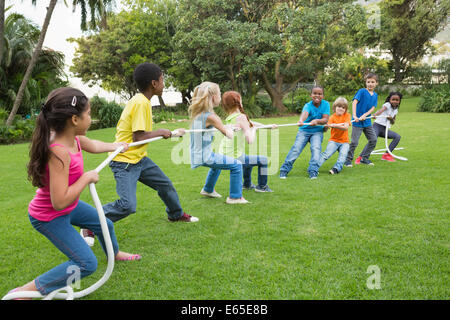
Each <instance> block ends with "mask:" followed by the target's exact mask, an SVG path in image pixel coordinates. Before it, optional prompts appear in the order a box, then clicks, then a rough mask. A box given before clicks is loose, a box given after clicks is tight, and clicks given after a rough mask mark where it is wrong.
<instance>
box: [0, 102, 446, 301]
mask: <svg viewBox="0 0 450 320" xmlns="http://www.w3.org/2000/svg"><path fill="white" fill-rule="evenodd" d="M417 101H418V98H412V99H405V100H404V102H403V104H402V106H401V109H400V113H399V115H398V121H397V123H396V124H395V126H394V127H393V130H394V131H396V132H398V133H399V134H401V136H402V140H401V142H400V145H399V147H404V148H405V149H404V150H399V151H397V153H398V154H399V155H402V156H404V157H407V158H408V159H409V160H408V161H397V162H395V163H386V162H384V161H381V160H380V157H381V156H380V155H374V156H372V158H371V160H372V161H373V162H374V164H375V166H374V167H365V166H362V165H361V166H357V167H354V168H344V170H343V172H342V173H340V174H339V175H336V176H332V175H329V174H328V170H329V169H330V168H331V167H332V165H333V163H334V162H333V161H335V160H336V157H337V155H334V156H333V157H332V158H331V159H330V160H328V161H327V162H325V164H324V165H323V167H322V168H321V170H320V175H319V178H318V179H317V180H314V181H311V180H309V179H308V176H307V172H306V168H307V164H308V161H309V157H310V152H309V148H305V150H304V152H303V153H302V154H301V156H300V157H299V159H298V160H297V161H296V163H295V165H294V169H293V170H292V171H291V173H290V174H289V176H288V179H286V180H280V179H279V178H278V175H277V173H278V172H276V173H275V174H274V175H271V176H270V177H269V185H270V187H271V188H272V189H273V190H274V191H275V192H274V193H272V194H259V193H255V192H252V191H244V196H245V197H246V198H247V199H248V200H249V201H251V203H250V204H248V205H236V206H230V205H227V204H225V197H226V196H227V195H228V184H229V173H228V172H223V173H222V175H221V177H220V179H219V181H218V184H217V186H216V190H217V191H218V192H219V193H221V194H222V195H223V198H221V199H206V198H203V197H202V196H200V194H199V192H200V190H201V188H202V186H203V183H204V181H205V177H206V173H207V169H206V168H198V169H195V170H191V169H190V166H189V164H186V163H184V164H183V163H181V164H174V163H173V161H172V160H171V152H172V149H173V148H174V147H175V146H180V143H181V142H179V141H170V140H169V141H168V140H160V141H157V142H153V143H151V144H150V145H149V147H148V151H149V155H150V157H151V158H152V159H153V160H154V161H155V162H156V163H157V164H158V165H159V166H160V167H161V168H162V170H163V171H164V172H165V173H166V174H167V175H168V176H169V177H170V178H171V179H172V181H173V183H174V185H175V187H176V189H177V191H178V193H179V196H180V199H181V203H182V205H183V207H184V209H185V211H186V212H188V213H190V214H192V215H194V216H197V217H199V218H200V222H198V223H195V224H184V223H169V222H168V221H167V217H166V213H165V210H164V205H163V203H162V201H161V200H160V199H159V197H158V196H157V194H156V192H155V191H154V190H152V189H149V188H147V187H145V186H143V185H139V186H138V190H137V198H138V207H137V213H136V214H134V215H132V216H130V217H128V218H126V219H124V220H122V221H120V222H118V223H116V224H115V228H116V233H117V237H118V240H119V244H120V246H121V249H122V250H125V251H130V252H136V253H140V254H141V255H142V256H143V259H142V260H141V261H139V262H132V263H116V265H115V269H114V271H113V274H112V276H111V277H110V279H109V280H108V281H107V282H106V284H105V285H104V286H102V287H101V288H100V289H98V290H97V291H95V292H94V293H92V294H91V295H89V296H87V297H85V299H155V300H160V299H192V300H195V299H448V298H449V297H450V288H449V272H450V268H449V249H450V242H449V232H448V231H449V230H450V228H449V227H450V225H449V213H450V205H449V196H448V194H449V189H450V183H449V182H450V179H449V174H450V170H449V169H450V162H449V160H448V159H449V158H450V151H449V148H448V141H449V139H450V131H449V128H450V127H449V125H448V123H449V122H450V114H428V113H417V112H415V111H414V110H415V109H416V105H417ZM297 119H298V116H295V117H283V118H272V119H259V120H258V121H260V122H264V123H279V124H281V123H294V122H296V121H297ZM187 125H188V123H187V122H180V123H178V124H176V123H170V124H163V125H161V124H160V125H156V128H160V127H165V128H170V129H175V128H177V127H179V126H184V127H187ZM296 130H297V129H296V128H295V127H284V128H280V129H279V130H278V133H279V140H278V141H279V143H278V148H279V154H278V155H277V154H269V156H270V158H271V159H272V165H276V164H277V162H278V167H279V165H281V163H282V162H283V160H284V158H285V156H286V155H287V152H288V151H289V149H290V147H291V146H292V143H293V142H294V138H295V134H296ZM114 134H115V129H114V128H111V129H103V130H96V131H90V132H89V133H88V136H89V137H91V138H94V139H100V140H105V141H112V140H113V139H114ZM268 136H269V137H270V133H269V134H268ZM328 138H329V133H326V134H325V139H324V142H323V147H325V146H326V144H327V141H328ZM184 139H186V141H188V139H189V137H185V138H184ZM268 140H269V141H270V142H271V143H275V142H276V141H277V140H276V139H268ZM365 142H366V140H365V138H361V140H360V145H359V147H358V149H357V151H356V152H358V151H360V150H361V149H362V148H363V146H364V144H365ZM383 147H384V141H383V140H382V139H380V140H379V142H378V146H377V148H383ZM271 150H273V149H271V147H270V146H269V148H268V151H269V153H270V152H271ZM105 157H106V155H92V154H85V155H84V159H85V170H89V169H93V168H95V167H96V166H97V165H98V164H99V163H100V162H101V161H102V160H103V159H104V158H105ZM0 159H1V163H2V166H1V177H2V179H1V182H0V194H1V198H0V208H1V214H0V243H1V245H0V295H2V296H3V295H4V294H6V293H7V292H8V291H9V290H10V289H12V288H15V287H17V286H19V285H22V284H24V283H25V282H28V281H30V280H32V279H34V278H35V277H36V276H38V275H40V274H41V273H43V272H45V271H47V270H49V269H50V268H52V267H54V266H56V265H57V264H59V263H61V262H63V261H65V259H66V258H65V257H64V256H63V255H62V254H61V253H60V252H59V251H58V250H57V249H56V248H55V247H54V246H53V245H52V244H50V243H49V241H48V240H47V239H45V238H44V237H43V236H42V235H40V234H39V233H38V232H36V231H35V230H34V229H33V228H32V227H31V225H30V223H29V221H28V217H27V206H28V203H29V201H30V200H31V199H32V197H33V195H34V192H35V190H34V188H33V187H32V186H31V184H30V183H29V181H27V178H26V168H25V167H26V163H27V161H28V144H18V145H11V146H0ZM272 168H273V167H272ZM275 169H276V168H275ZM254 180H255V181H256V170H254ZM97 190H98V193H99V195H100V199H101V200H102V202H103V203H106V202H109V201H113V200H115V198H116V191H115V181H114V179H113V176H112V173H111V171H110V169H109V168H106V169H104V170H103V171H102V172H101V179H100V181H99V182H98V183H97ZM81 198H82V199H83V200H85V201H88V202H90V203H92V201H91V197H90V195H89V192H88V190H85V191H84V192H83V194H82V197H81ZM93 250H94V252H95V254H96V255H97V257H98V259H99V269H98V271H97V272H96V273H95V274H94V275H92V276H90V277H88V278H86V279H83V280H82V283H81V285H82V287H83V288H86V287H87V286H89V285H90V284H92V283H94V282H95V281H97V280H98V279H99V278H100V277H101V275H102V274H103V272H104V270H105V268H106V257H105V255H104V254H103V252H102V250H101V248H100V246H99V244H98V242H97V243H96V245H95V246H94V248H93ZM370 266H377V267H378V268H379V269H380V270H381V274H380V278H381V289H378V290H377V289H375V290H371V289H369V288H368V287H367V279H368V278H369V276H371V274H370V273H367V270H368V268H369V267H370Z"/></svg>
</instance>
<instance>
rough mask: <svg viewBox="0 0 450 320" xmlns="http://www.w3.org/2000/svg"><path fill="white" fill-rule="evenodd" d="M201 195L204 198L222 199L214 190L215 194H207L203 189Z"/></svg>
mask: <svg viewBox="0 0 450 320" xmlns="http://www.w3.org/2000/svg"><path fill="white" fill-rule="evenodd" d="M197 190H198V189H197ZM200 194H201V195H202V196H205V197H209V198H222V196H221V195H220V194H219V193H217V192H216V190H214V191H213V192H206V191H205V190H203V189H202V191H200Z"/></svg>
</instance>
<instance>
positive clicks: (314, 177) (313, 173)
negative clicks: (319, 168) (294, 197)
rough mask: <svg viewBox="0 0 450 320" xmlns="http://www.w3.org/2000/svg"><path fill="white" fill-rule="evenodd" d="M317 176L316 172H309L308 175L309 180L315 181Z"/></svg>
mask: <svg viewBox="0 0 450 320" xmlns="http://www.w3.org/2000/svg"><path fill="white" fill-rule="evenodd" d="M317 176H318V174H317V172H310V173H309V178H310V179H311V180H314V179H317Z"/></svg>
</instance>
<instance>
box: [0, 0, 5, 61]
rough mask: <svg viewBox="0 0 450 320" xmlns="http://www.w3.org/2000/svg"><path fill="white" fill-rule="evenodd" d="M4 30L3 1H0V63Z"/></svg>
mask: <svg viewBox="0 0 450 320" xmlns="http://www.w3.org/2000/svg"><path fill="white" fill-rule="evenodd" d="M4 29H5V0H0V63H1V62H2V56H3V47H4V40H3V35H4Z"/></svg>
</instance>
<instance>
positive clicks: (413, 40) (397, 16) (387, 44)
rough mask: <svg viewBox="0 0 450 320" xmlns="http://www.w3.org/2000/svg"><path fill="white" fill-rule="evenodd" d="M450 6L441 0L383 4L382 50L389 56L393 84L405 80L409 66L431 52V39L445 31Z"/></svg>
mask: <svg viewBox="0 0 450 320" xmlns="http://www.w3.org/2000/svg"><path fill="white" fill-rule="evenodd" d="M448 12H450V2H449V1H443V0H422V1H417V0H395V1H394V0H383V1H382V2H381V30H380V39H379V41H380V42H381V48H382V49H386V50H389V52H390V53H391V54H392V69H393V71H394V80H395V82H401V81H402V80H403V79H404V78H405V77H407V76H408V71H409V70H410V68H411V66H412V64H413V63H414V62H416V61H418V60H419V59H421V58H422V57H423V56H424V55H425V54H426V53H428V52H430V50H431V43H430V39H432V38H433V37H434V36H435V35H436V34H437V33H438V32H440V31H441V30H442V29H443V28H444V27H445V24H446V22H447V19H448Z"/></svg>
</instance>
